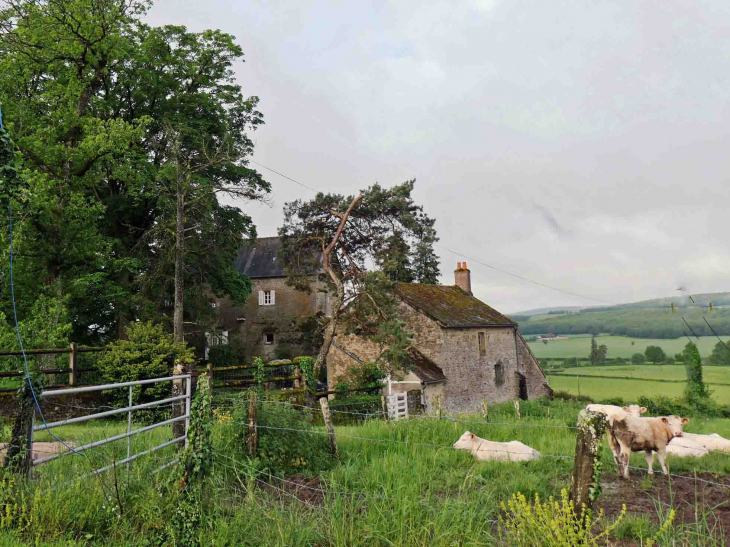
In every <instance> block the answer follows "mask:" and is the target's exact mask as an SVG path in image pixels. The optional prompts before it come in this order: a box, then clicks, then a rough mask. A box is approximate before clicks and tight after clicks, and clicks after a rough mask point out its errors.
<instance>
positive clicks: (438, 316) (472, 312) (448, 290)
mask: <svg viewBox="0 0 730 547" xmlns="http://www.w3.org/2000/svg"><path fill="white" fill-rule="evenodd" d="M395 292H396V294H397V295H398V296H400V297H401V298H402V299H403V300H404V301H405V302H406V303H407V304H409V305H411V306H412V307H414V308H415V309H417V310H419V311H420V312H422V313H424V314H426V315H427V316H428V317H430V318H431V319H433V320H434V321H436V322H437V323H438V324H439V325H440V326H441V327H443V328H469V327H496V326H502V327H505V326H510V327H516V326H517V323H515V322H514V321H512V320H511V319H510V318H509V317H507V316H506V315H502V314H501V313H499V312H498V311H497V310H495V309H494V308H492V307H491V306H488V305H486V304H485V303H484V302H482V301H481V300H479V299H478V298H475V297H473V296H470V295H469V294H467V293H466V292H465V291H463V290H462V289H460V288H459V287H457V286H454V285H425V284H422V283H399V284H398V285H397V286H396V289H395Z"/></svg>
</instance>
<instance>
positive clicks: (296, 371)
mask: <svg viewBox="0 0 730 547" xmlns="http://www.w3.org/2000/svg"><path fill="white" fill-rule="evenodd" d="M292 376H296V377H297V379H296V380H294V389H297V388H299V387H302V384H303V383H304V382H303V378H302V369H301V367H300V366H299V363H296V364H295V365H294V374H293V375H292Z"/></svg>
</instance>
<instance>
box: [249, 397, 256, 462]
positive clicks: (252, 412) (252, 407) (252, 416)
mask: <svg viewBox="0 0 730 547" xmlns="http://www.w3.org/2000/svg"><path fill="white" fill-rule="evenodd" d="M250 393H251V395H250V398H249V400H248V454H249V456H251V457H252V458H255V457H256V450H257V448H258V445H259V437H258V427H257V423H256V409H257V408H258V406H259V394H258V393H256V391H254V390H251V392H250Z"/></svg>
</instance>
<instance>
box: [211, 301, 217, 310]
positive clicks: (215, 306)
mask: <svg viewBox="0 0 730 547" xmlns="http://www.w3.org/2000/svg"><path fill="white" fill-rule="evenodd" d="M210 307H211V308H213V309H216V308H217V307H218V302H211V303H210Z"/></svg>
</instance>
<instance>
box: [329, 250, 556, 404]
mask: <svg viewBox="0 0 730 547" xmlns="http://www.w3.org/2000/svg"><path fill="white" fill-rule="evenodd" d="M454 274H455V285H451V286H446V285H424V284H420V283H400V284H398V285H397V286H396V289H395V293H396V297H397V298H398V301H399V302H398V315H399V317H400V319H401V320H402V321H404V322H406V324H407V325H408V327H407V328H408V330H409V332H412V333H413V341H412V351H413V353H412V359H411V360H412V369H411V371H409V372H408V373H406V374H405V376H404V377H403V378H398V379H397V380H396V381H392V382H391V383H390V386H389V389H390V390H391V392H392V393H396V392H405V391H412V390H414V389H418V390H421V391H422V393H423V398H424V401H425V404H426V407H427V409H429V410H430V409H432V407H433V404H434V400H435V397H436V396H437V395H438V396H441V401H442V405H443V409H444V410H445V411H446V412H449V413H458V412H475V411H479V410H481V406H482V402H483V401H488V402H489V403H496V402H503V401H509V400H512V399H534V398H538V397H546V396H548V397H549V396H551V395H552V390H551V389H550V387H549V386H548V384H547V381H546V379H545V374H544V373H543V371H542V370H541V369H540V367H539V365H538V362H537V359H536V358H535V356H534V355H533V354H532V352H531V351H530V348H529V347H528V346H527V343H526V342H525V340H524V339H523V338H522V336H521V335H520V333H519V332H518V330H517V326H518V325H517V323H515V322H514V321H512V320H511V319H509V318H508V317H507V316H505V315H503V314H501V313H499V312H498V311H497V310H495V309H494V308H492V307H490V306H488V305H487V304H485V303H484V302H482V301H481V300H479V299H478V298H476V297H474V296H473V294H472V292H471V273H470V271H469V269H467V267H466V263H463V264H462V263H459V265H458V267H457V269H456V271H455V272H454ZM335 342H336V345H334V346H333V347H332V349H331V350H330V352H329V355H328V357H327V379H328V383H329V385H330V386H334V385H335V383H336V382H337V380H338V378H339V377H340V376H342V375H344V374H346V373H347V370H348V369H349V367H351V366H352V365H353V363H355V362H356V361H358V360H359V361H373V360H375V359H376V357H377V355H378V354H379V347H378V346H377V345H376V344H374V343H372V342H370V341H369V340H366V339H365V338H362V337H360V336H358V335H355V334H349V335H346V334H343V333H338V334H337V336H336V337H335ZM387 389H388V388H386V393H387Z"/></svg>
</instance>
